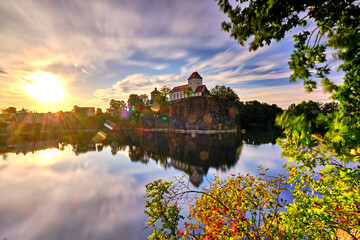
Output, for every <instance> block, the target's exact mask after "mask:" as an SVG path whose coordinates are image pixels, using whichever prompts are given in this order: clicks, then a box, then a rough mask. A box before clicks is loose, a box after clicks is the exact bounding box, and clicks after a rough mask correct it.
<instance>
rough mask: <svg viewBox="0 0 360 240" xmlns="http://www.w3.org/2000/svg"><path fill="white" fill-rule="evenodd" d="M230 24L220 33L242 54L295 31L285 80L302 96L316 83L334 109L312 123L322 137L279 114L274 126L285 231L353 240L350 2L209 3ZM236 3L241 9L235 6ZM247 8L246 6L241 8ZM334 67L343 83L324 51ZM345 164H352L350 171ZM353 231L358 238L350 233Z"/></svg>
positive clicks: (355, 170)
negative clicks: (282, 161)
mask: <svg viewBox="0 0 360 240" xmlns="http://www.w3.org/2000/svg"><path fill="white" fill-rule="evenodd" d="M216 1H217V2H218V5H219V6H220V9H221V11H223V12H224V13H225V14H227V15H228V17H229V19H230V22H223V24H222V27H223V29H224V30H225V31H228V32H230V35H231V37H233V38H234V39H236V40H238V42H239V43H240V44H241V45H244V44H245V41H247V40H248V39H249V38H250V37H251V40H250V45H249V50H250V51H252V50H256V49H257V48H259V47H262V46H264V45H265V44H266V45H270V44H271V41H272V40H276V41H280V40H281V39H283V38H284V37H285V34H286V33H288V32H289V31H291V30H292V29H294V28H296V30H297V32H299V31H300V33H298V34H295V35H294V40H295V43H294V51H293V53H292V54H291V57H290V61H289V67H290V69H291V70H292V71H293V73H292V74H291V76H290V81H292V82H294V81H297V80H303V82H304V87H305V89H306V90H307V91H309V92H310V91H312V90H313V89H314V88H316V87H317V82H316V81H315V80H314V79H316V78H318V79H321V83H322V85H323V88H324V90H325V91H328V92H330V93H331V94H332V99H333V100H335V101H338V103H339V108H338V110H337V111H335V112H333V113H329V114H327V115H324V114H319V115H318V116H317V117H316V122H319V123H321V124H324V125H327V127H326V134H324V135H319V134H312V133H311V122H309V121H307V119H306V117H305V115H302V116H293V115H291V114H289V113H288V112H284V113H283V114H282V115H281V116H280V117H279V118H278V124H279V125H280V126H281V127H282V128H283V129H284V134H285V139H283V140H281V141H278V143H279V144H280V145H281V146H282V147H283V149H284V151H283V156H285V157H288V158H289V161H290V162H291V163H290V164H287V165H286V166H285V168H286V169H287V170H288V172H289V178H288V183H289V184H291V185H292V186H293V187H294V189H293V190H292V196H293V197H294V202H293V203H289V204H288V205H287V206H286V210H287V211H286V213H285V214H284V217H285V218H287V219H288V224H285V225H284V226H283V228H284V230H285V231H287V232H293V233H294V236H297V238H301V239H323V238H329V237H331V238H335V237H336V235H337V234H338V231H339V230H343V231H345V232H347V233H348V234H349V235H351V236H352V237H353V238H354V239H356V235H357V236H359V235H360V234H359V231H360V229H359V225H360V212H359V209H360V182H359V176H360V167H359V160H360V76H359V73H360V55H359V52H360V44H359V40H358V39H360V31H359V30H360V18H359V12H360V7H359V3H358V1H353V0H350V1H347V0H340V1H325V0H320V1H305V0H300V1H290V0H284V1H273V0H270V1H262V0H258V1H246V0H241V1H236V2H235V3H234V5H231V4H230V3H229V1H228V0H216ZM239 2H240V3H241V4H242V5H240V4H239ZM247 3H248V5H247ZM328 50H332V51H333V52H334V53H335V54H334V55H335V56H336V57H337V58H338V59H339V60H341V61H342V64H341V65H340V66H339V67H338V70H341V71H343V72H344V73H345V74H344V81H343V83H342V84H339V85H336V84H335V83H334V82H332V81H331V80H330V79H329V78H328V77H327V75H328V74H329V72H330V67H329V66H328V62H327V58H326V57H327V56H326V54H325V53H326V51H328ZM350 163H352V164H350ZM356 231H358V232H357V233H356Z"/></svg>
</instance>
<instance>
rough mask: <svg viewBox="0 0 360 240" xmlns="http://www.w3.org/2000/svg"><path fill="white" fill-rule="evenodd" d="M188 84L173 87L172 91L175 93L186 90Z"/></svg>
mask: <svg viewBox="0 0 360 240" xmlns="http://www.w3.org/2000/svg"><path fill="white" fill-rule="evenodd" d="M187 87H188V85H187V84H186V85H181V86H177V87H174V88H173V89H171V91H170V93H173V92H180V91H181V92H182V91H184V89H185V88H187Z"/></svg>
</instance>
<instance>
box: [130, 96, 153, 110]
mask: <svg viewBox="0 0 360 240" xmlns="http://www.w3.org/2000/svg"><path fill="white" fill-rule="evenodd" d="M128 104H129V105H131V106H132V107H135V106H137V107H138V106H141V107H145V106H149V105H150V100H149V97H148V95H146V94H141V95H137V94H130V96H129V99H128Z"/></svg>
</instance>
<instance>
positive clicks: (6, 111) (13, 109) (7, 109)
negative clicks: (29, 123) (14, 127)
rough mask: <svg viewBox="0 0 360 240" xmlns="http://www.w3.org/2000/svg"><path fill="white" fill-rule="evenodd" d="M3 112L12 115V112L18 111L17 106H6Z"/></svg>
mask: <svg viewBox="0 0 360 240" xmlns="http://www.w3.org/2000/svg"><path fill="white" fill-rule="evenodd" d="M2 113H4V114H6V115H11V114H12V113H17V111H16V107H8V108H4V109H3V110H2Z"/></svg>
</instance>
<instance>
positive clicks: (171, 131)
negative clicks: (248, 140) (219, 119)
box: [135, 128, 237, 134]
mask: <svg viewBox="0 0 360 240" xmlns="http://www.w3.org/2000/svg"><path fill="white" fill-rule="evenodd" d="M135 130H137V129H135ZM140 130H141V131H144V132H170V133H196V134H218V133H237V130H236V129H232V130H185V129H170V128H143V129H140Z"/></svg>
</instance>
